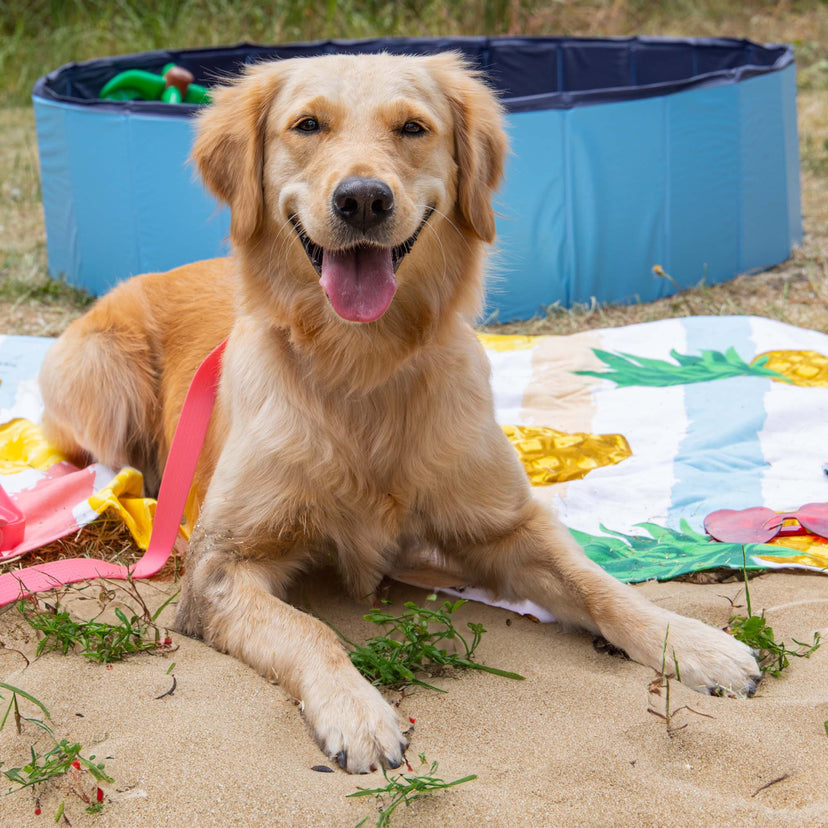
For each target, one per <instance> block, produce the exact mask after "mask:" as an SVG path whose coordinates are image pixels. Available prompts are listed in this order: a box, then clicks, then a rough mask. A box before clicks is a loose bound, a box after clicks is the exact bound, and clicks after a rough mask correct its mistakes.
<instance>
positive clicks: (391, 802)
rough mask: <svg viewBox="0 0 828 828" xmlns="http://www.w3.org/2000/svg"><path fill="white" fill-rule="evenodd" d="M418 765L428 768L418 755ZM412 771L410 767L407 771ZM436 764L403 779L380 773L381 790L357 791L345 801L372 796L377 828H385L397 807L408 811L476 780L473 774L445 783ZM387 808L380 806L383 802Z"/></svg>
mask: <svg viewBox="0 0 828 828" xmlns="http://www.w3.org/2000/svg"><path fill="white" fill-rule="evenodd" d="M419 759H420V762H421V764H422V765H423V766H425V765H427V764H428V763H427V762H426V758H425V754H424V753H421V754H420V755H419ZM411 770H412V768H411V766H410V765H409V771H411ZM436 773H437V762H432V763H431V766H430V767H429V768H428V770H427V771H426V772H425V773H423V774H414V773H412V774H411V775H409V776H406V775H405V774H404V773H400V774H397V775H396V776H389V775H388V771H386V770H385V769H383V771H382V775H383V776H384V777H385V781H386V783H387V784H385V785H384V786H383V787H381V788H360V789H359V790H358V791H357V792H356V793H352V794H348V798H357V797H365V796H373V797H374V798H375V799H376V800H377V802H378V803H380V810H379V817H378V818H377V822H376V826H377V828H384V827H385V826H387V825H390V823H391V816H392V814H393V813H394V811H395V810H396V809H397V807H398V806H400V805H402V804H405V806H406V807H408V806H409V805H410V804H411V803H412V802H415V801H416V800H418V799H422V798H423V797H424V796H428V795H430V794H432V793H434V792H435V791H442V790H445V789H446V788H453V787H455V786H457V785H462V784H464V783H465V782H471V781H472V780H473V779H477V775H476V774H471V775H469V776H464V777H463V778H462V779H455V780H454V781H453V782H444V781H443V780H442V779H440V778H439V777H438V776H436ZM386 800H387V801H388V804H387V805H383V803H385V801H386ZM369 819H370V817H365V818H364V819H362V820H360V821H359V822H358V823H357V825H356V828H361V826H363V825H365V823H366V822H367V821H368V820H369Z"/></svg>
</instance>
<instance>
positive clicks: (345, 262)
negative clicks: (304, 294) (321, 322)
mask: <svg viewBox="0 0 828 828" xmlns="http://www.w3.org/2000/svg"><path fill="white" fill-rule="evenodd" d="M433 212H434V208H433V207H429V208H427V209H426V211H425V214H424V215H423V220H422V221H421V222H420V226H419V227H418V228H417V229H416V230H415V231H414V234H413V235H412V236H411V237H410V238H408V239H406V240H405V241H404V242H403V243H402V244H398V245H397V246H396V247H379V246H377V245H373V244H357V245H355V246H353V247H347V248H343V249H342V250H326V249H325V248H322V247H320V246H319V245H318V244H316V243H315V242H314V241H313V240H312V239H311V238H310V236H308V234H307V233H306V232H305V231H304V230H303V228H302V225H301V223H300V222H299V219H298V218H297V217H296V216H291V217H290V221H291V224H293V227H294V229H295V230H296V234H297V235H298V236H299V240H300V241H301V242H302V247H303V248H304V249H305V253H306V254H307V256H308V259H309V260H310V263H311V264H312V265H313V267H314V270H316V272H317V273H318V274H319V277H320V278H319V283H320V284H321V285H322V288H323V290H324V291H325V293H326V294H327V296H328V301H330V303H331V306H332V307H333V309H334V310H335V311H336V312H337V314H339V316H341V317H342V318H343V319H347V320H348V321H349V322H374V321H375V320H377V319H379V318H380V317H381V316H382V315H383V314H384V313H385V312H386V311H387V310H388V307H389V306H390V304H391V300H392V299H393V298H394V294H395V293H396V292H397V280H396V277H395V274H396V272H397V268H399V266H400V264H401V262H402V260H403V259H404V258H405V257H406V256H407V255H408V254H409V253H410V252H411V248H412V247H413V246H414V242H416V241H417V237H418V236H419V235H420V233H421V232H422V229H423V227H425V225H426V222H427V221H428V219H429V217H430V216H431V214H432V213H433Z"/></svg>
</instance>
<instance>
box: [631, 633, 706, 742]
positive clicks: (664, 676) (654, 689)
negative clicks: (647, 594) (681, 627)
mask: <svg viewBox="0 0 828 828" xmlns="http://www.w3.org/2000/svg"><path fill="white" fill-rule="evenodd" d="M669 637H670V625H669V624H668V625H667V629H666V630H665V632H664V646H663V647H662V648H661V672H658V671H656V676H655V678H654V679H653V680H652V681H651V682H650V685H649V687H648V688H647V689H648V692H649V694H650V697H651V698H652V696H660V695H661V691H662V689H663V690H664V712H663V713H661V712H660V711H658V710H656V709H655V708H653V707H652V705H650V706H648V707H647V712H648V713H652V714H653V715H654V716H658V718H659V719H663V720H664V723H665V725H666V727H667V735H668V736H669V737H671V738H672V737H673V736H674V735H675V734H676V733H678V732H679V731H680V730H684V728H685V727H687V723H686V722H685V723H684V724H683V725H678V726H677V725H676V724H675V723H674V718H675V716H676V714H677V713H680V712H681V711H682V710H688V711H690V712H691V713H695V714H696V715H697V716H704V717H705V718H706V719H712V718H713V717H712V716H709V715H708V714H707V713H701V712H699V711H698V710H694V709H693V708H692V707H690V706H689V705H686V704H684V705H682V706H681V707H677V708H676V709H675V710H673V709H672V708H671V707H670V679H673V678H675V679H677V680H678V681H681V670H680V668H679V662H678V657H677V656H676V651H675V650H673V651H672V655H673V666H674V667H675V668H676V672H675V673H668V672H667V640H668V639H669Z"/></svg>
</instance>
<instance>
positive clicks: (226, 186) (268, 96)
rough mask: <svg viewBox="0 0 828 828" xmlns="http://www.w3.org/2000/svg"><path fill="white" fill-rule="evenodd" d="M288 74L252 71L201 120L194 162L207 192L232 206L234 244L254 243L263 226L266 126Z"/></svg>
mask: <svg viewBox="0 0 828 828" xmlns="http://www.w3.org/2000/svg"><path fill="white" fill-rule="evenodd" d="M284 72H285V68H284V66H283V65H282V64H280V63H275V64H273V63H270V64H262V65H260V66H252V67H250V68H248V69H247V71H246V72H245V74H244V75H242V76H241V77H240V78H238V80H235V81H233V82H232V83H230V84H228V85H227V86H220V87H217V88H214V89H212V90H211V92H210V94H211V97H212V99H213V103H212V104H211V105H210V106H207V107H205V109H204V110H203V112H202V113H201V114H200V115H199V116H198V120H197V124H196V139H195V142H194V144H193V151H192V153H191V158H192V160H193V161H194V162H195V165H196V167H197V168H198V171H199V173H200V174H201V178H202V179H203V181H204V183H205V184H206V185H207V187H209V189H210V190H211V191H212V192H213V193H214V194H215V195H216V196H218V198H220V199H221V200H222V201H224V202H226V203H227V204H228V205H229V206H230V208H231V211H232V216H231V220H230V237H231V238H232V239H233V241H235V242H242V241H245V240H247V239H249V238H250V237H251V236H252V235H253V234H254V233H255V232H256V229H257V228H258V227H259V224H260V222H261V220H262V214H263V210H264V191H263V174H264V169H263V167H264V143H265V126H266V123H267V113H268V111H269V109H270V106H271V104H272V102H273V98H274V96H275V95H276V93H277V92H278V90H279V86H280V84H281V78H282V77H283V75H284Z"/></svg>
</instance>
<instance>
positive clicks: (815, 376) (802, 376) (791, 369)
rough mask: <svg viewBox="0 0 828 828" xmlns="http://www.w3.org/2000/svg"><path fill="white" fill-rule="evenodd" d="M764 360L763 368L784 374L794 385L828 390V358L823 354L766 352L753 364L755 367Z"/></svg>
mask: <svg viewBox="0 0 828 828" xmlns="http://www.w3.org/2000/svg"><path fill="white" fill-rule="evenodd" d="M762 358H766V359H767V362H765V363H764V364H763V366H762V367H763V368H769V369H770V370H771V371H776V372H777V373H778V374H782V376H784V377H785V378H786V379H787V380H788V381H789V382H790V383H792V384H793V385H801V386H803V387H807V388H812V387H815V386H818V387H821V388H828V357H826V356H825V355H823V354H819V353H817V352H816V351H766V352H765V353H764V354H759V356H757V357H756V359H754V360H753V362H752V363H751V364H752V365H755V364H756V363H757V362H758V361H759V360H761V359H762ZM775 381H776V382H783V381H784V380H775Z"/></svg>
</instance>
